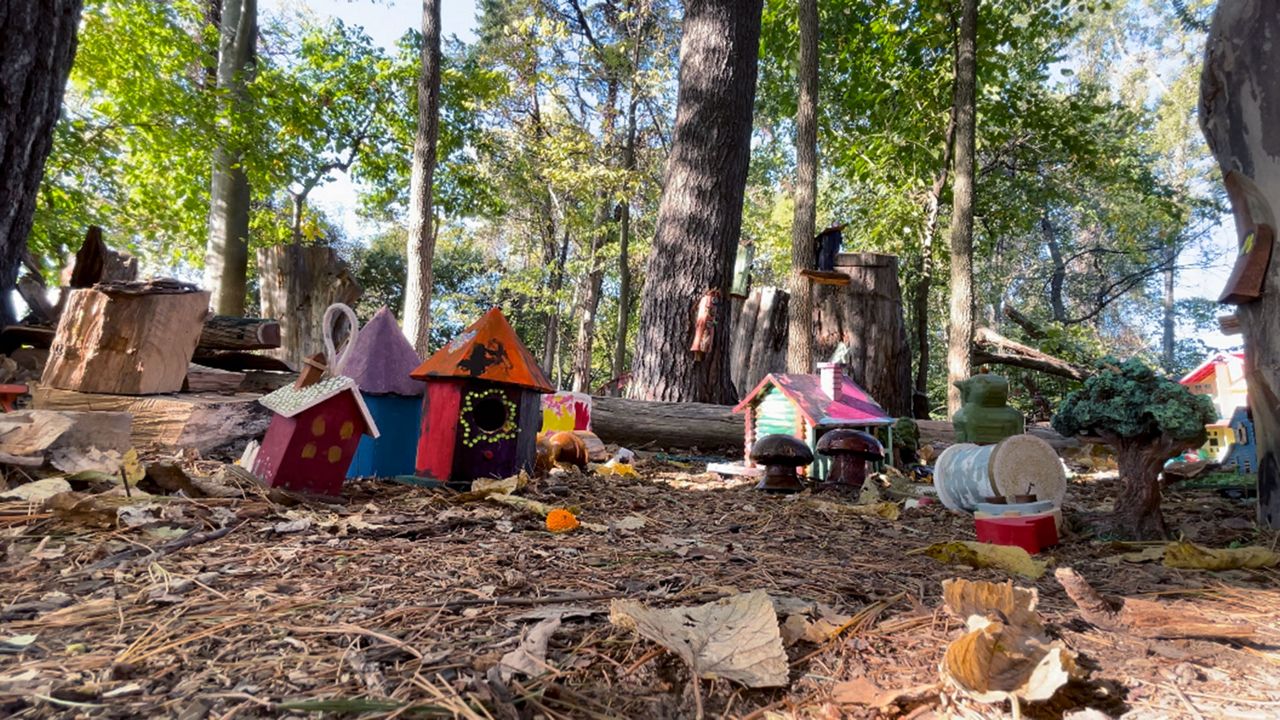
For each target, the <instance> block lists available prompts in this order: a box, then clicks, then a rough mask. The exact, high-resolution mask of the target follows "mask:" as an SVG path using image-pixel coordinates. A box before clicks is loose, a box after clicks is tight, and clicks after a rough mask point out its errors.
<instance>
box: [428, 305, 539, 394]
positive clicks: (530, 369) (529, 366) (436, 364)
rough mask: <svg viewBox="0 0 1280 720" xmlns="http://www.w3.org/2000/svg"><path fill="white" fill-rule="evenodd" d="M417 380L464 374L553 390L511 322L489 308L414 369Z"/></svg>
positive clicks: (509, 383) (476, 377)
mask: <svg viewBox="0 0 1280 720" xmlns="http://www.w3.org/2000/svg"><path fill="white" fill-rule="evenodd" d="M412 377H413V378H414V379H416V380H426V379H428V378H440V377H445V378H467V379H475V380H487V381H489V382H496V383H505V384H507V385H516V386H518V387H523V388H527V389H529V390H536V391H538V392H543V393H549V392H554V388H552V387H551V381H550V380H548V379H547V376H546V373H544V372H542V368H540V367H538V363H537V361H536V360H534V359H533V355H531V354H529V349H528V348H526V347H525V346H524V343H522V342H520V337H519V336H518V335H516V331H515V330H514V329H512V327H511V323H509V322H507V318H506V317H505V316H503V314H502V311H501V310H499V309H498V308H496V307H495V308H491V309H490V310H489V311H488V312H486V313H485V314H484V315H482V316H481V317H480V319H479V320H477V321H475V322H474V323H472V324H471V325H470V326H468V327H467V329H466V330H463V331H462V333H461V334H459V335H458V336H457V337H455V338H454V339H453V340H451V341H449V344H447V345H445V346H444V347H442V348H440V349H439V350H437V351H436V352H435V354H433V355H432V356H431V357H429V358H427V360H426V362H424V363H422V364H421V365H419V366H418V369H417V370H414V371H413V373H412Z"/></svg>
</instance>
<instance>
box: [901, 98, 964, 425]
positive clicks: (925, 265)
mask: <svg viewBox="0 0 1280 720" xmlns="http://www.w3.org/2000/svg"><path fill="white" fill-rule="evenodd" d="M955 139H956V114H955V109H954V108H952V112H951V115H950V116H949V117H948V118H947V134H946V141H945V143H944V144H943V146H942V162H941V163H940V164H939V165H940V167H939V168H938V173H937V175H935V176H934V178H933V186H932V187H930V188H929V195H928V198H927V200H926V201H925V218H924V231H923V233H922V234H921V237H920V261H919V262H920V265H919V277H917V278H916V286H915V295H914V296H913V297H912V299H911V313H912V315H914V316H915V317H914V320H915V333H916V378H915V388H914V391H913V392H912V394H911V414H912V416H914V417H916V418H917V419H921V420H928V419H929V357H930V353H929V345H930V342H929V291H930V290H931V289H932V288H933V239H934V237H935V236H936V235H937V233H938V212H939V211H940V209H941V207H942V191H943V190H944V189H946V187H947V175H948V173H949V171H950V170H951V150H952V148H953V147H954V146H955Z"/></svg>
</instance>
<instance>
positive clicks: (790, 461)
mask: <svg viewBox="0 0 1280 720" xmlns="http://www.w3.org/2000/svg"><path fill="white" fill-rule="evenodd" d="M751 459H752V460H754V461H755V462H757V463H759V464H761V465H764V477H763V478H761V480H760V484H759V485H756V489H757V490H764V491H765V492H771V493H796V492H800V491H801V490H803V489H804V483H802V482H801V481H800V478H799V476H798V475H796V468H800V467H805V466H808V465H811V464H812V463H813V451H812V450H810V449H809V446H808V445H805V444H804V443H803V442H801V441H799V440H797V439H795V438H793V437H791V436H790V435H765V436H764V437H762V438H760V439H759V440H756V442H755V444H754V445H752V446H751Z"/></svg>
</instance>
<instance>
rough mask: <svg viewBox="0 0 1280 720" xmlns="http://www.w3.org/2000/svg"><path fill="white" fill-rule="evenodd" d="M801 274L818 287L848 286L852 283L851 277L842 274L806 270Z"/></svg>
mask: <svg viewBox="0 0 1280 720" xmlns="http://www.w3.org/2000/svg"><path fill="white" fill-rule="evenodd" d="M800 274H801V275H803V276H805V277H807V278H809V281H810V282H812V283H815V284H817V285H848V284H849V282H850V280H849V276H848V275H845V274H844V273H842V272H834V271H827V270H809V269H804V270H801V271H800Z"/></svg>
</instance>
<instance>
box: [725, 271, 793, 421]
mask: <svg viewBox="0 0 1280 720" xmlns="http://www.w3.org/2000/svg"><path fill="white" fill-rule="evenodd" d="M789 298H790V296H789V295H788V294H787V293H786V291H784V290H780V289H778V288H774V287H757V288H752V289H751V294H750V295H748V296H747V298H746V299H745V300H742V301H741V302H738V301H735V302H734V303H732V306H733V308H734V309H735V310H737V312H735V313H734V314H733V327H732V329H731V330H730V332H731V333H732V344H731V346H730V351H729V377H730V379H731V380H732V381H733V386H734V388H735V389H737V391H738V398H739V399H741V398H743V397H746V395H747V394H748V393H750V392H751V390H752V389H753V388H755V386H756V384H758V383H759V382H760V380H761V378H763V377H764V376H765V375H767V374H769V373H771V372H785V371H786V369H787V305H788V303H789Z"/></svg>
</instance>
